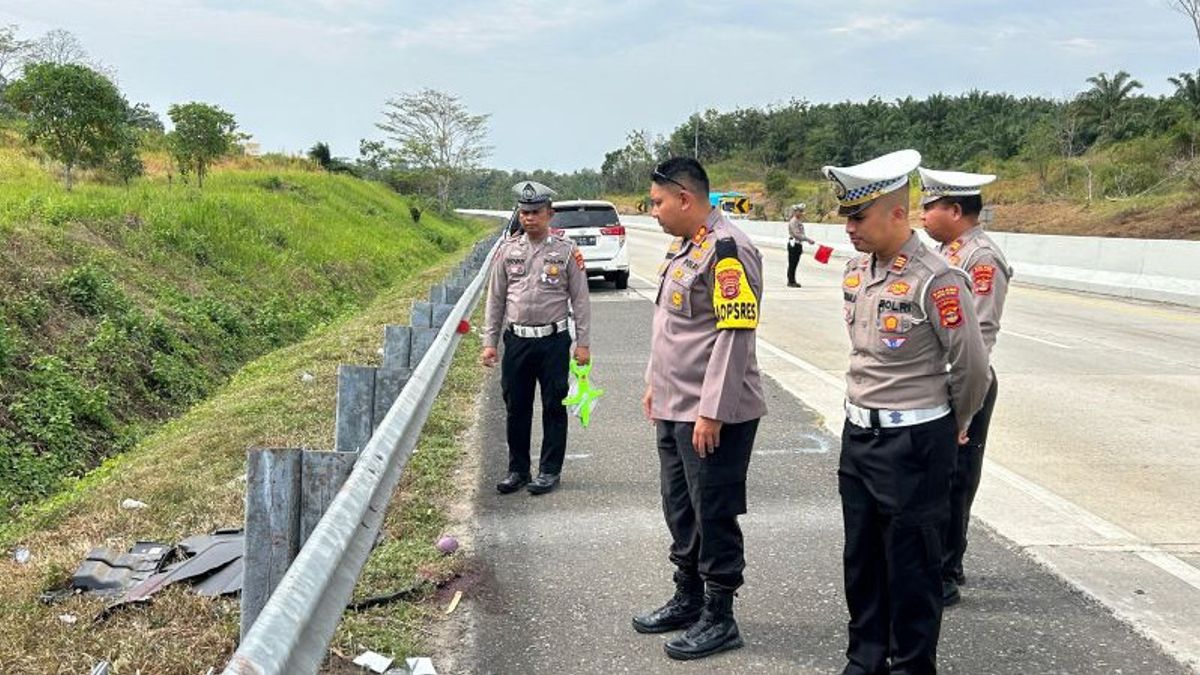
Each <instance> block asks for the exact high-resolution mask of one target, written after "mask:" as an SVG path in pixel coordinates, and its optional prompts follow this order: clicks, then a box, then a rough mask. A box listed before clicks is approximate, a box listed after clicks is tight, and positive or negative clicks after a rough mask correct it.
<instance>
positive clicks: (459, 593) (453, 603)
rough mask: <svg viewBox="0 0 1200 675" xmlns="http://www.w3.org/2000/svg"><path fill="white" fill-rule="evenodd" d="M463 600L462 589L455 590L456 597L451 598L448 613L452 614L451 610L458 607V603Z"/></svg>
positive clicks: (447, 608)
mask: <svg viewBox="0 0 1200 675" xmlns="http://www.w3.org/2000/svg"><path fill="white" fill-rule="evenodd" d="M461 600H462V591H454V599H453V600H451V601H450V605H449V606H448V607H446V613H447V614H450V613H451V612H453V611H454V610H455V609H456V608H457V607H458V603H459V602H460V601H461Z"/></svg>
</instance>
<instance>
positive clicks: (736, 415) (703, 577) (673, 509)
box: [633, 158, 767, 659]
mask: <svg viewBox="0 0 1200 675" xmlns="http://www.w3.org/2000/svg"><path fill="white" fill-rule="evenodd" d="M651 181H652V182H651V185H650V200H651V215H653V216H654V217H655V218H656V219H657V220H658V223H659V225H660V226H661V227H662V229H663V231H665V232H666V233H667V234H670V235H673V236H674V237H675V239H674V241H672V242H671V245H670V247H669V248H668V250H667V254H666V258H665V259H664V260H663V262H662V264H661V265H660V266H659V270H658V296H657V299H656V300H655V305H656V306H655V311H654V324H653V329H652V338H651V352H650V362H649V363H648V364H647V366H646V393H645V396H644V397H643V399H642V405H643V408H644V411H645V413H646V416H647V417H648V418H649V419H650V420H651V421H652V422H653V424H654V426H655V433H656V437H657V445H658V457H659V476H660V481H661V490H662V505H663V516H664V517H665V518H666V522H667V529H668V530H669V531H670V533H671V547H670V554H669V559H670V561H671V562H672V563H673V564H674V565H675V568H676V569H675V575H674V581H675V594H674V596H673V597H672V598H671V599H670V600H669V601H667V603H666V604H664V605H663V606H662V607H659V608H658V609H655V610H653V611H651V612H648V613H646V614H642V615H640V616H636V617H634V619H633V627H634V629H635V630H637V631H638V632H641V633H662V632H666V631H670V630H676V629H680V628H686V629H687V630H686V631H685V632H684V633H683V634H681V635H679V636H677V637H675V638H673V639H671V640H669V641H668V642H666V643H665V645H664V648H665V649H666V652H667V655H668V656H670V657H671V658H674V659H695V658H701V657H704V656H708V655H709V654H715V653H717V652H720V651H724V650H727V649H736V648H738V647H741V646H742V637H741V634H740V633H739V632H738V626H737V622H736V621H735V620H734V617H733V595H734V591H736V590H737V589H738V587H740V586H741V585H742V581H743V579H742V570H743V569H744V568H745V565H746V561H745V557H744V554H743V545H742V531H741V528H740V527H739V526H738V521H737V517H738V516H739V515H740V514H743V513H745V512H746V470H747V468H748V467H749V464H750V451H751V448H752V446H753V444H754V436H755V434H756V433H757V430H758V420H759V418H760V417H762V416H763V415H764V414H766V411H767V409H766V403H765V401H764V399H763V391H762V384H761V381H760V376H759V370H758V360H757V357H756V355H755V329H756V328H757V326H758V310H759V304H760V302H761V300H762V256H761V255H760V254H759V252H758V249H756V248H755V247H754V244H753V243H751V241H750V238H749V237H748V236H746V234H745V233H744V232H742V231H741V230H740V229H738V228H736V227H734V225H733V224H732V223H730V221H729V219H728V218H726V217H725V215H724V213H722V212H721V211H720V210H719V209H715V208H713V207H712V206H711V204H710V203H709V200H708V190H709V185H708V175H707V174H706V173H705V171H704V168H703V167H702V166H701V165H700V163H699V162H697V161H696V160H694V159H690V158H673V159H669V160H667V161H665V162H663V163H662V164H660V165H659V166H658V168H657V169H655V170H654V172H653V174H652V178H651Z"/></svg>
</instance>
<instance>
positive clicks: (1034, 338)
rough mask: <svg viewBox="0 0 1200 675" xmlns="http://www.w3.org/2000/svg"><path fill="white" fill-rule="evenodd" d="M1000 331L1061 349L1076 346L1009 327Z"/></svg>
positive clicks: (1002, 333) (1003, 333)
mask: <svg viewBox="0 0 1200 675" xmlns="http://www.w3.org/2000/svg"><path fill="white" fill-rule="evenodd" d="M1000 333H1001V335H1011V336H1013V337H1019V338H1023V339H1025V340H1033V341H1034V342H1040V343H1042V344H1044V345H1050V346H1051V347H1058V348H1059V349H1074V347H1072V346H1070V345H1064V344H1062V343H1061V342H1054V341H1052V340H1043V339H1042V338H1039V337H1033V336H1032V335H1026V334H1024V333H1018V332H1016V331H1012V330H1008V329H1007V328H1003V329H1001V330H1000Z"/></svg>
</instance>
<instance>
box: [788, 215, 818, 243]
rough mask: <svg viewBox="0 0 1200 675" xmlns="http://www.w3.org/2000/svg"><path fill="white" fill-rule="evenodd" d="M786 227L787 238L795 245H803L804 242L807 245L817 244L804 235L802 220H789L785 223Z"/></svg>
mask: <svg viewBox="0 0 1200 675" xmlns="http://www.w3.org/2000/svg"><path fill="white" fill-rule="evenodd" d="M787 227H788V238H789V239H792V240H793V241H795V242H796V243H797V244H803V243H806V242H807V243H809V244H815V243H817V242H815V241H813V240H812V239H809V238H808V235H806V234H804V221H803V220H800V219H799V218H791V219H789V220H788V222H787Z"/></svg>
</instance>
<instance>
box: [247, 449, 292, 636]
mask: <svg viewBox="0 0 1200 675" xmlns="http://www.w3.org/2000/svg"><path fill="white" fill-rule="evenodd" d="M301 472H302V469H301V452H300V451H299V450H294V449H286V448H261V449H253V450H250V452H249V453H247V455H246V538H245V542H246V543H245V546H246V550H245V561H244V562H243V567H244V569H245V572H244V575H245V576H244V580H243V582H242V598H241V605H242V615H241V634H242V636H243V637H244V636H245V635H246V632H247V631H249V630H250V626H252V625H254V620H255V619H257V618H258V613H259V612H261V611H262V608H263V606H264V605H266V604H267V599H268V598H270V597H271V592H272V591H274V590H275V586H276V584H278V583H279V580H280V579H282V578H283V575H284V574H285V573H286V572H287V569H288V566H289V565H291V564H292V559H293V558H295V557H296V553H297V552H299V551H300V504H299V501H298V500H299V499H300V495H301V490H300V476H301Z"/></svg>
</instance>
